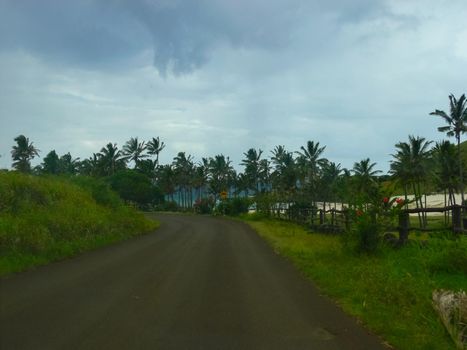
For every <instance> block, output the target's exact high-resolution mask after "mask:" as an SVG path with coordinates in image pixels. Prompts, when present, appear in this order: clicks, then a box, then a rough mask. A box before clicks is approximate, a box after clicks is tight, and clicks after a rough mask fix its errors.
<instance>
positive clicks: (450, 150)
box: [433, 141, 459, 206]
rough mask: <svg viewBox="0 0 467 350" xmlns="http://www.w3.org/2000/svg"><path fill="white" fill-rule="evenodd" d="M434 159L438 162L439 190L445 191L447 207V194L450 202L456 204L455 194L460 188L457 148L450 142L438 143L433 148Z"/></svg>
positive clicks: (435, 173) (437, 183)
mask: <svg viewBox="0 0 467 350" xmlns="http://www.w3.org/2000/svg"><path fill="white" fill-rule="evenodd" d="M433 158H434V160H435V162H436V167H435V172H434V175H435V182H436V185H437V188H438V189H439V190H442V191H444V199H445V200H444V202H445V203H444V204H445V206H446V205H448V203H447V202H448V200H447V198H446V197H447V196H446V192H447V193H448V195H449V202H450V203H451V204H456V197H455V196H454V193H455V191H456V189H457V188H459V177H458V174H459V169H458V167H459V163H458V160H457V151H456V146H455V145H454V144H452V143H451V142H449V141H441V142H438V143H436V145H435V147H434V148H433Z"/></svg>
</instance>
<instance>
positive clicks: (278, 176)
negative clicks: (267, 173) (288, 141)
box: [271, 146, 298, 199]
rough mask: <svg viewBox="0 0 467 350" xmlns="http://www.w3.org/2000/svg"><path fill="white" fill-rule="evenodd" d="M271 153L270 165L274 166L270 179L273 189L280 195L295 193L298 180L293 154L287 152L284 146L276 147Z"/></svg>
mask: <svg viewBox="0 0 467 350" xmlns="http://www.w3.org/2000/svg"><path fill="white" fill-rule="evenodd" d="M271 153H272V157H271V163H272V164H273V166H274V171H273V173H272V174H271V178H272V182H273V185H274V188H275V189H276V190H278V191H279V192H280V193H282V194H289V195H290V194H292V193H293V192H295V189H296V186H297V178H298V176H297V175H298V173H297V167H296V163H295V159H294V158H293V153H292V152H288V151H287V150H286V149H285V147H284V146H276V147H275V148H274V150H272V151H271ZM287 199H290V198H287Z"/></svg>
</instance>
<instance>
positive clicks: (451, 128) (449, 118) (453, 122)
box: [430, 94, 467, 204]
mask: <svg viewBox="0 0 467 350" xmlns="http://www.w3.org/2000/svg"><path fill="white" fill-rule="evenodd" d="M449 102H450V113H449V115H448V114H447V113H446V112H444V111H440V110H438V109H437V110H435V111H434V112H431V113H430V115H436V116H439V117H441V118H443V119H444V121H445V122H446V124H447V125H446V126H440V127H439V128H438V131H440V132H445V133H446V135H447V136H449V137H452V136H454V137H455V138H456V141H457V159H458V162H459V180H460V191H461V198H462V204H464V178H463V173H462V168H463V166H462V158H461V148H460V142H461V141H460V140H461V135H462V134H463V133H464V132H466V131H467V125H466V123H467V108H466V98H465V94H463V95H462V96H461V97H460V98H459V100H457V99H456V98H455V97H454V95H453V94H451V95H449Z"/></svg>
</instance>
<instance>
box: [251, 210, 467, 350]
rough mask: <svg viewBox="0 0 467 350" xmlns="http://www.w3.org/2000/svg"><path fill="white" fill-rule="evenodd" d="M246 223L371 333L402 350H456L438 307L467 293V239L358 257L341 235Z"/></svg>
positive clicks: (267, 222)
mask: <svg viewBox="0 0 467 350" xmlns="http://www.w3.org/2000/svg"><path fill="white" fill-rule="evenodd" d="M246 221H247V222H248V223H249V224H250V225H251V226H252V227H253V228H254V229H255V230H256V231H257V232H258V233H259V235H260V236H262V237H263V238H265V239H266V240H267V241H268V242H269V244H270V245H271V246H272V247H273V249H274V250H275V251H277V252H278V253H279V254H281V255H283V256H285V257H287V258H288V259H290V260H291V261H292V262H293V263H294V264H295V265H296V266H297V267H298V268H299V269H300V270H301V271H302V272H303V273H304V274H305V276H306V277H307V278H310V279H311V280H313V281H314V282H315V283H316V284H317V286H318V287H319V288H320V289H321V290H322V291H323V292H324V293H325V294H327V295H329V296H330V297H332V298H333V299H334V300H336V302H337V303H338V304H339V305H340V306H341V307H342V308H343V309H344V310H345V311H346V312H347V313H349V314H352V315H354V316H356V317H357V318H358V319H360V320H361V321H362V322H363V323H364V324H365V325H366V326H367V328H369V329H371V330H372V331H373V332H375V333H377V334H379V335H381V336H382V337H383V338H384V339H386V340H387V341H388V342H389V343H390V344H391V345H393V346H394V347H395V348H397V349H411V350H412V349H423V350H429V349H455V346H454V345H453V343H452V342H451V340H450V338H449V335H448V334H447V332H446V331H445V330H444V327H443V325H442V324H441V322H440V321H439V319H438V316H437V315H436V313H435V312H434V310H433V307H432V304H431V294H432V291H433V290H434V289H437V288H445V289H453V290H459V289H463V290H467V237H465V236H464V237H462V238H461V239H460V240H457V241H453V240H449V239H447V238H430V240H429V242H428V244H427V246H425V247H421V246H419V245H417V244H409V245H407V246H406V247H403V248H402V249H399V250H394V249H392V248H389V247H386V248H384V247H383V248H381V250H380V251H379V252H378V253H377V254H376V255H356V254H354V253H353V252H350V251H349V250H348V249H346V248H344V245H343V243H342V239H341V238H340V237H339V236H334V235H324V234H317V233H312V234H310V233H307V232H306V230H305V229H304V228H303V227H301V226H298V225H295V224H291V223H287V222H283V221H270V220H265V219H260V220H253V219H248V218H247V219H246Z"/></svg>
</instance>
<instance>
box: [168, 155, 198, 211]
mask: <svg viewBox="0 0 467 350" xmlns="http://www.w3.org/2000/svg"><path fill="white" fill-rule="evenodd" d="M172 165H173V167H174V170H175V175H176V179H177V184H178V195H179V203H180V204H181V205H182V207H184V208H187V207H191V206H192V204H193V198H192V192H193V191H192V179H193V176H192V175H193V172H194V169H193V167H194V164H193V157H192V156H191V155H188V156H186V154H185V152H178V154H177V156H176V157H175V158H174V160H173V163H172Z"/></svg>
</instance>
